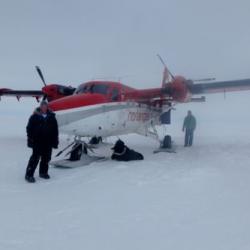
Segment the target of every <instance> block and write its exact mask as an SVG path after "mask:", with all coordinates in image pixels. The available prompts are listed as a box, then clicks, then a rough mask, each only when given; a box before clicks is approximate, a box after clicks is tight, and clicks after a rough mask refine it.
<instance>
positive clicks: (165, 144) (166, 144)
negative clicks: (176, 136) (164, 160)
mask: <svg viewBox="0 0 250 250" xmlns="http://www.w3.org/2000/svg"><path fill="white" fill-rule="evenodd" d="M160 152H165V153H176V151H175V148H174V146H173V142H172V138H171V136H170V135H166V136H164V139H163V141H161V144H160V148H159V149H157V150H155V151H154V154H156V153H160Z"/></svg>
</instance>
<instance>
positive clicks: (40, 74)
mask: <svg viewBox="0 0 250 250" xmlns="http://www.w3.org/2000/svg"><path fill="white" fill-rule="evenodd" d="M36 71H37V73H38V75H39V76H40V78H41V80H42V82H43V85H44V87H46V86H47V84H46V82H45V79H44V76H43V73H42V71H41V69H40V68H39V66H36ZM46 100H47V95H46V94H44V96H43V101H46Z"/></svg>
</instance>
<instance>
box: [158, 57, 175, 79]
mask: <svg viewBox="0 0 250 250" xmlns="http://www.w3.org/2000/svg"><path fill="white" fill-rule="evenodd" d="M157 57H158V58H159V60H160V62H161V63H162V65H163V66H164V67H165V69H166V70H167V71H168V73H169V75H170V76H171V77H172V79H175V78H174V75H173V74H172V73H171V72H170V70H169V69H168V67H167V65H166V63H165V62H164V60H163V59H162V57H161V56H160V55H159V54H157Z"/></svg>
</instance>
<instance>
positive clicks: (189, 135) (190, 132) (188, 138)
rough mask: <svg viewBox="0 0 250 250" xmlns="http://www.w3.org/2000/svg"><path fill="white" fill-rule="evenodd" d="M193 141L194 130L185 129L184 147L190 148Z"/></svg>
mask: <svg viewBox="0 0 250 250" xmlns="http://www.w3.org/2000/svg"><path fill="white" fill-rule="evenodd" d="M193 139H194V130H193V129H186V134H185V147H188V146H190V147H191V146H192V145H193Z"/></svg>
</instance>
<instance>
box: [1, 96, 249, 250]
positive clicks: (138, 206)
mask: <svg viewBox="0 0 250 250" xmlns="http://www.w3.org/2000/svg"><path fill="white" fill-rule="evenodd" d="M249 94H250V93H249V92H248V93H244V94H240V95H238V94H231V95H229V96H228V97H227V98H226V100H224V99H223V95H218V96H214V97H209V100H208V102H207V103H206V104H189V105H180V106H178V107H177V111H175V112H174V113H173V125H172V126H171V127H170V128H169V131H170V133H171V134H173V135H174V140H175V143H176V144H177V153H176V154H167V153H159V154H153V150H154V149H155V148H156V147H158V145H157V143H156V142H154V141H152V140H151V139H149V138H143V137H141V136H137V135H129V136H124V137H122V138H123V139H124V140H125V141H126V143H127V144H128V145H129V146H130V147H131V148H134V149H136V150H138V151H140V152H142V153H143V154H144V156H145V160H144V161H142V162H129V163H117V162H112V161H106V162H99V163H94V164H92V165H89V166H85V167H82V168H77V169H67V170H65V169H64V170H62V169H55V168H51V169H50V174H51V177H52V178H51V179H50V180H49V181H45V180H41V179H39V178H38V177H37V183H36V184H28V183H26V182H25V181H24V171H25V167H26V164H27V160H28V157H29V154H30V150H29V149H27V148H26V139H25V133H24V130H25V124H26V122H27V118H28V115H29V113H30V112H31V110H32V108H33V107H34V102H33V104H32V105H33V106H31V107H32V108H31V107H30V106H29V107H28V102H27V103H25V102H26V101H24V106H23V108H21V105H16V108H17V109H18V110H11V107H14V106H7V101H5V100H3V102H2V103H0V112H1V118H3V119H1V120H2V121H1V124H0V131H1V132H0V133H1V135H0V159H1V161H0V198H1V213H0V225H1V226H0V249H1V250H2V249H4V250H9V249H16V250H24V249H25V250H29V249H37V250H40V249H41V250H43V249H46V250H50V249H51V250H52V249H61V250H64V249H65V250H66V249H67V250H68V249H87V250H97V249H98V250H99V249H102V250H123V249H124V250H125V249H126V250H127V249H133V250H137V249H138V250H144V249H145V250H152V249H155V250H166V249H174V250H183V249H185V250H210V249H216V250H217V249H218V250H236V249H240V250H249V249H250V237H249V229H250V213H249V211H250V200H249V191H250V166H249V162H250V128H249V127H250V126H249V121H250V119H249V113H247V112H248V110H249V108H248V107H249V104H250V101H249ZM9 101H10V99H8V102H9ZM12 101H13V102H14V100H11V102H12ZM188 108H191V109H192V110H193V111H194V113H195V115H196V117H197V120H198V129H197V133H196V138H195V145H194V147H193V148H184V147H182V143H183V134H182V132H181V131H180V130H181V126H182V124H181V123H182V119H183V116H184V115H185V113H186V111H187V109H188ZM8 109H9V110H8ZM4 110H5V111H4ZM6 110H7V111H6ZM114 140H115V138H111V139H109V141H110V142H113V141H114ZM64 143H65V141H63V143H62V144H64Z"/></svg>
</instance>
